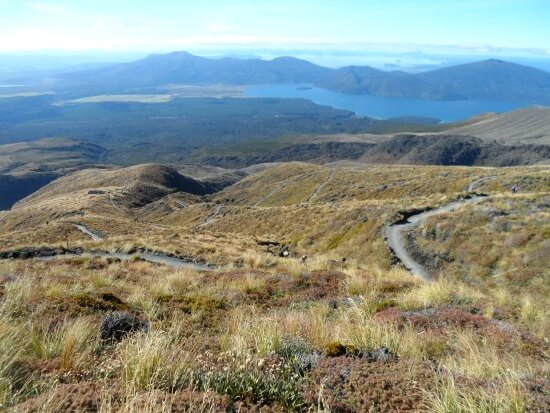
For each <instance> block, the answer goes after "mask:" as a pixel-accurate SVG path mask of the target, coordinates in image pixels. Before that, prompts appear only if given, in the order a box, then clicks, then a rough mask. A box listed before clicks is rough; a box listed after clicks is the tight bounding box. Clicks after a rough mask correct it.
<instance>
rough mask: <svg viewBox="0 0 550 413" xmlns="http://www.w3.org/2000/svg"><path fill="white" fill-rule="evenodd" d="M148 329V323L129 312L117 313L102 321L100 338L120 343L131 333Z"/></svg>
mask: <svg viewBox="0 0 550 413" xmlns="http://www.w3.org/2000/svg"><path fill="white" fill-rule="evenodd" d="M148 329H149V323H148V322H147V321H144V320H140V319H139V318H137V317H136V316H134V315H132V314H130V313H128V312H127V311H115V312H112V313H110V314H108V315H107V316H105V318H103V320H102V321H101V327H100V336H101V339H102V340H112V341H120V340H122V339H123V338H124V337H125V336H126V335H127V334H129V333H132V332H135V331H140V330H148Z"/></svg>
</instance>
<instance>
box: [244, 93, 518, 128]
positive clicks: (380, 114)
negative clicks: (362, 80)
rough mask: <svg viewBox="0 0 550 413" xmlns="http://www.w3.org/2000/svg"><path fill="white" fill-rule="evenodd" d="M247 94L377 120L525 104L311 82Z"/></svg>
mask: <svg viewBox="0 0 550 413" xmlns="http://www.w3.org/2000/svg"><path fill="white" fill-rule="evenodd" d="M245 95H246V96H247V97H255V98H266V97H272V98H293V99H294V98H301V99H308V100H311V101H312V102H314V103H317V104H319V105H326V106H332V107H334V108H338V109H346V110H350V111H352V112H355V113H356V114H357V115H360V116H369V117H372V118H377V119H390V118H399V117H409V116H414V117H426V118H435V119H439V120H440V121H443V122H455V121H460V120H463V119H467V118H469V117H472V116H475V115H478V114H480V113H486V112H497V113H501V112H507V111H510V110H513V109H517V108H521V107H524V106H525V105H524V104H520V103H511V102H499V101H480V100H455V101H431V100H422V99H408V98H395V97H383V96H374V95H350V94H344V93H338V92H331V91H329V90H325V89H320V88H316V87H311V86H309V85H261V86H252V87H249V88H247V89H246V91H245Z"/></svg>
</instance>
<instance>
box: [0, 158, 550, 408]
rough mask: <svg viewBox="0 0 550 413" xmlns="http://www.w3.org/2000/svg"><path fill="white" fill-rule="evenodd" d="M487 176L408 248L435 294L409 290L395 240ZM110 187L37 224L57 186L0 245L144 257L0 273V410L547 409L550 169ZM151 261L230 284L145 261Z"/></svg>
mask: <svg viewBox="0 0 550 413" xmlns="http://www.w3.org/2000/svg"><path fill="white" fill-rule="evenodd" d="M482 177H484V178H486V179H485V180H483V181H479V184H478V185H477V187H476V188H475V191H477V192H484V193H488V194H489V195H490V196H489V197H488V198H487V199H485V200H482V201H481V202H479V203H476V204H474V205H470V206H467V207H464V208H461V209H459V210H457V211H454V212H452V213H449V214H445V215H441V216H437V217H433V218H430V219H429V220H428V221H427V222H426V223H425V224H423V225H421V226H419V227H417V228H416V229H415V230H414V231H413V232H412V233H411V235H410V238H409V248H410V249H411V250H412V251H415V253H416V255H417V256H418V259H419V260H422V262H423V264H424V265H425V266H426V267H427V268H429V269H430V271H431V272H432V273H434V274H435V275H436V279H435V281H433V282H423V281H421V280H419V279H416V278H414V277H412V276H411V275H410V274H409V273H408V272H407V271H406V270H405V269H403V268H401V267H400V266H399V263H397V262H395V260H394V259H393V257H392V254H391V251H389V249H388V248H387V246H386V244H385V241H384V237H383V228H384V227H385V225H387V224H389V223H391V222H393V221H395V220H398V219H400V218H401V217H402V216H403V213H404V212H405V211H410V210H412V209H415V208H419V209H421V208H426V207H430V206H438V205H443V204H444V203H446V202H448V201H449V200H452V199H456V198H458V197H461V196H465V195H466V193H467V190H466V188H467V186H468V184H469V183H470V182H472V181H474V180H477V179H480V178H482ZM109 184H110V185H114V186H112V187H109V188H113V189H109V191H113V192H112V194H113V196H112V197H109V194H108V193H106V194H104V195H101V194H100V195H97V194H96V195H93V196H92V195H89V194H88V193H86V191H84V190H83V191H81V192H79V193H78V194H79V195H78V196H79V197H78V199H73V201H72V203H68V202H65V204H66V207H65V209H64V206H63V203H62V202H58V204H57V205H58V210H57V211H56V214H57V215H55V216H53V215H51V216H49V217H47V218H46V217H45V216H42V215H40V214H41V213H44V212H43V211H44V210H45V209H44V208H43V206H44V205H49V206H52V208H53V205H54V204H55V203H56V202H57V201H56V199H57V200H61V199H66V198H64V197H66V194H64V193H63V191H59V192H55V193H56V194H57V195H55V196H51V197H45V198H44V199H45V201H44V202H47V204H41V203H40V202H35V203H33V204H27V205H21V206H20V207H19V208H16V209H14V210H13V211H10V212H8V213H5V214H3V215H2V216H0V221H1V222H0V224H1V225H2V226H1V228H2V229H1V231H2V239H1V241H0V250H16V249H19V248H22V247H25V246H33V247H39V246H43V245H50V246H51V245H58V246H62V245H64V244H66V243H67V242H68V243H69V244H70V245H71V246H81V247H83V248H85V249H101V250H106V251H109V250H124V251H130V252H132V251H137V252H136V257H135V260H132V261H126V262H121V261H119V260H113V259H104V258H90V257H86V256H79V257H65V258H60V259H56V260H51V261H40V260H2V261H0V405H1V406H2V407H1V408H3V409H6V410H8V411H15V412H60V411H66V412H69V411H99V412H109V411H120V412H158V411H160V412H163V411H164V412H218V411H227V412H287V411H298V412H306V411H312V412H402V411H403V412H405V411H411V412H413V411H414V412H416V411H420V412H480V413H481V412H524V411H528V412H545V411H548V410H550V368H549V367H550V364H549V362H548V357H549V353H548V350H549V343H548V339H549V334H550V330H549V329H550V327H549V322H548V308H549V307H550V306H549V302H548V300H549V298H548V297H549V292H550V291H548V288H549V287H548V286H549V285H550V283H549V278H548V277H549V273H548V268H549V265H548V259H549V258H548V257H549V255H550V254H549V250H548V239H549V238H548V234H549V229H550V224H549V217H548V205H549V202H550V200H549V196H550V194H549V193H550V182H549V174H548V169H547V168H544V167H540V168H509V169H508V168H507V169H490V168H443V167H379V168H366V169H365V168H359V167H354V168H352V167H346V168H344V167H340V166H339V167H336V166H334V167H332V168H327V167H318V166H310V165H302V164H289V165H281V166H278V167H275V168H272V169H269V170H266V171H263V172H260V173H259V174H256V175H252V176H250V177H248V178H245V179H244V180H243V181H241V182H239V183H237V184H235V185H233V186H232V187H229V188H227V189H226V190H224V191H222V192H220V193H218V194H216V195H213V196H207V197H203V198H201V199H199V198H197V199H192V198H187V199H186V200H185V202H184V203H183V205H182V201H181V200H179V198H178V194H170V195H168V196H164V197H162V198H159V199H158V200H155V201H154V202H153V203H154V205H152V204H148V205H146V206H145V207H139V208H138V207H134V208H131V207H128V206H127V205H125V204H124V203H122V202H118V203H116V202H115V205H113V204H112V203H111V202H110V200H111V199H112V198H113V197H114V199H115V200H118V199H121V198H120V197H119V193H118V192H117V191H123V190H124V189H125V187H124V186H123V185H122V184H120V185H119V184H118V183H116V182H115V184H116V185H115V184H113V183H112V182H110V183H109ZM511 184H517V185H519V186H520V188H521V191H520V193H519V194H516V195H512V194H510V193H509V190H508V188H509V186H510V185H511ZM117 185H119V186H117ZM56 191H57V189H56ZM126 192H128V190H127V188H126ZM37 199H39V197H38V198H37ZM92 199H93V202H92V201H91V200H92ZM178 200H179V201H180V202H176V201H178ZM75 205H77V206H78V208H76V209H77V210H78V211H79V214H78V215H77V214H71V211H72V210H74V209H75ZM33 211H34V212H33ZM44 214H45V213H44ZM64 214H65V215H64ZM31 218H32V219H31ZM27 221H29V222H32V225H30V224H27ZM75 222H79V223H82V224H84V225H86V226H87V227H88V228H91V229H93V230H95V231H98V232H101V233H102V234H103V235H104V236H105V239H104V240H102V241H97V242H93V241H90V240H89V239H87V238H86V236H85V235H84V234H82V233H80V232H78V231H77V230H76V229H75V228H74V227H73V225H72V224H73V223H75ZM139 248H144V249H148V250H155V251H163V252H166V253H170V254H175V255H178V256H188V257H193V258H196V259H199V260H202V261H207V262H209V263H212V264H215V265H216V269H215V270H214V271H199V270H195V269H172V268H169V267H167V266H162V265H154V264H150V263H147V262H143V261H141V260H140V257H139ZM284 251H287V252H288V256H284V255H285V254H283V252H284ZM303 256H306V257H303ZM120 320H124V322H125V324H124V323H123V324H124V328H120V331H118V330H116V328H113V325H115V324H116V323H117V322H120ZM120 325H122V324H120ZM122 330H124V331H122ZM118 333H120V334H118Z"/></svg>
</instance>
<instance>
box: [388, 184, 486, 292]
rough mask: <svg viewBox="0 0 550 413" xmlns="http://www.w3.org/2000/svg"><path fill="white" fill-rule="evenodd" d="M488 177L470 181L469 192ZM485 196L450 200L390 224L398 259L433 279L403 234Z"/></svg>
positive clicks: (390, 240) (390, 237) (391, 241)
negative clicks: (407, 244)
mask: <svg viewBox="0 0 550 413" xmlns="http://www.w3.org/2000/svg"><path fill="white" fill-rule="evenodd" d="M486 179H489V177H482V178H479V179H477V180H475V181H473V182H470V184H469V185H468V192H474V190H475V188H476V187H477V185H478V184H480V183H481V182H483V181H485V180H486ZM485 198H487V195H483V194H477V195H473V196H471V197H469V198H464V199H460V200H457V201H453V202H450V203H448V204H447V205H444V206H442V207H440V208H435V209H430V210H427V211H423V212H419V213H418V214H414V215H411V216H410V217H409V218H408V219H407V220H406V221H405V222H402V223H396V224H390V225H388V226H387V227H386V234H385V235H386V241H387V243H388V246H389V247H390V249H391V250H392V251H393V253H394V254H395V256H396V257H397V259H398V260H399V261H400V262H401V263H402V264H403V265H404V266H405V268H407V270H409V271H410V272H411V274H413V275H415V276H417V277H420V278H422V279H423V280H425V281H432V280H433V275H432V274H430V272H429V271H428V270H427V269H426V268H424V266H422V264H420V263H419V262H417V261H416V260H415V259H414V258H413V256H412V255H411V254H410V253H409V252H408V251H407V248H406V247H405V242H404V238H403V235H404V234H406V233H408V232H409V231H410V230H411V229H412V228H413V227H416V226H418V225H420V224H422V223H423V222H425V221H426V220H427V219H428V218H430V217H433V216H435V215H439V214H443V213H447V212H452V211H455V210H456V209H458V208H460V207H462V206H464V205H467V204H473V203H476V202H478V201H480V200H481V199H485Z"/></svg>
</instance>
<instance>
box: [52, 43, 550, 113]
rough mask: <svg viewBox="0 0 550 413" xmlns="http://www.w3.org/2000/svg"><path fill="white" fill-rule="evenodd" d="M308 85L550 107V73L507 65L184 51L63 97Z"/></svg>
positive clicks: (94, 75) (112, 73)
mask: <svg viewBox="0 0 550 413" xmlns="http://www.w3.org/2000/svg"><path fill="white" fill-rule="evenodd" d="M280 83H309V84H313V85H316V86H319V87H322V88H326V89H329V90H333V91H339V92H344V93H350V94H373V95H378V96H391V97H405V98H421V99H429V100H468V99H477V100H500V101H510V102H517V103H526V104H541V105H549V104H550V73H548V72H545V71H543V70H539V69H534V68H531V67H527V66H522V65H518V64H515V63H510V62H504V61H501V60H485V61H481V62H475V63H469V64H463V65H457V66H452V67H447V68H443V69H438V70H433V71H429V72H423V73H417V74H411V73H405V72H402V71H391V72H386V71H381V70H377V69H374V68H372V67H368V66H348V67H343V68H340V69H330V68H326V67H322V66H318V65H315V64H313V63H310V62H308V61H305V60H300V59H295V58H292V57H280V58H277V59H274V60H270V61H266V60H260V59H237V58H223V59H209V58H204V57H198V56H194V55H191V54H189V53H186V52H174V53H170V54H164V55H151V56H149V57H146V58H144V59H141V60H137V61H135V62H131V63H123V64H116V65H112V66H108V67H103V68H100V69H93V70H86V71H77V72H71V73H67V74H65V75H64V76H63V77H62V78H61V79H60V83H59V84H58V89H59V91H60V92H64V93H65V94H68V95H72V96H77V95H81V96H83V95H89V94H92V93H96V94H99V93H121V92H125V93H128V92H131V91H135V90H136V89H143V88H155V87H158V86H162V85H169V84H195V85H204V84H228V85H252V84H280Z"/></svg>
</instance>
